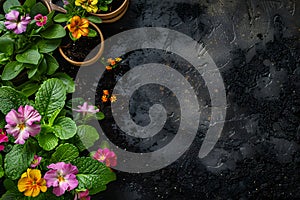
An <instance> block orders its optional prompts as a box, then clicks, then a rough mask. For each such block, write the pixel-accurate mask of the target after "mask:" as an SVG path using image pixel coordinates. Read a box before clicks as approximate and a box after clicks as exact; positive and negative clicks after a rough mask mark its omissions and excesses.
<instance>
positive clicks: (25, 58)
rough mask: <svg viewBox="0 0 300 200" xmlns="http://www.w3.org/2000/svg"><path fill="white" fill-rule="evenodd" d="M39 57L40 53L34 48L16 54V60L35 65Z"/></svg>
mask: <svg viewBox="0 0 300 200" xmlns="http://www.w3.org/2000/svg"><path fill="white" fill-rule="evenodd" d="M40 58H41V54H40V53H39V51H38V50H36V49H28V50H27V51H25V52H24V53H21V54H18V55H16V60H17V61H19V62H21V63H28V64H33V65H37V64H38V63H39V60H40Z"/></svg>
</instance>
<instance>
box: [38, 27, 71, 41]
mask: <svg viewBox="0 0 300 200" xmlns="http://www.w3.org/2000/svg"><path fill="white" fill-rule="evenodd" d="M41 35H42V37H44V38H46V39H57V38H63V37H65V36H66V31H65V29H64V28H63V27H62V26H61V25H59V24H53V25H52V26H50V27H49V28H47V30H45V31H43V32H41Z"/></svg>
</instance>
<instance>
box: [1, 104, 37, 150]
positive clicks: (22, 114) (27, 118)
mask: <svg viewBox="0 0 300 200" xmlns="http://www.w3.org/2000/svg"><path fill="white" fill-rule="evenodd" d="M5 120H6V122H7V125H6V126H5V128H6V132H7V133H8V134H11V135H12V136H14V137H15V139H16V141H15V143H16V144H24V143H25V140H26V139H28V138H29V136H32V137H34V136H36V135H37V134H38V133H39V132H40V131H41V125H39V124H35V123H36V122H40V121H41V115H40V114H39V113H38V112H37V111H36V110H34V108H33V107H32V106H28V105H26V106H25V107H23V106H20V107H19V109H18V112H16V111H15V110H11V111H10V112H9V113H7V115H6V117H5Z"/></svg>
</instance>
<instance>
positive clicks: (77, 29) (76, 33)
mask: <svg viewBox="0 0 300 200" xmlns="http://www.w3.org/2000/svg"><path fill="white" fill-rule="evenodd" d="M67 27H68V29H69V31H70V32H71V33H72V36H73V37H74V38H76V39H79V38H80V37H81V36H87V35H88V34H89V20H87V19H85V18H80V17H79V16H74V17H72V19H71V22H70V23H69V24H68V25H67Z"/></svg>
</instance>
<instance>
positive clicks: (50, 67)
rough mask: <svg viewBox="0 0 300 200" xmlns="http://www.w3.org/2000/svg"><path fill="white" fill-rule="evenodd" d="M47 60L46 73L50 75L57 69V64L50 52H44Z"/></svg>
mask: <svg viewBox="0 0 300 200" xmlns="http://www.w3.org/2000/svg"><path fill="white" fill-rule="evenodd" d="M44 56H45V59H46V62H47V74H48V75H51V74H54V72H55V71H56V70H57V69H58V67H59V64H58V62H57V61H56V59H55V58H54V57H53V56H52V55H50V54H44Z"/></svg>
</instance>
